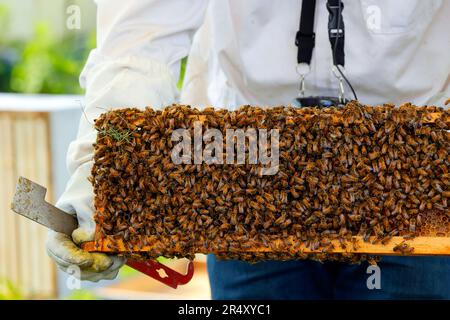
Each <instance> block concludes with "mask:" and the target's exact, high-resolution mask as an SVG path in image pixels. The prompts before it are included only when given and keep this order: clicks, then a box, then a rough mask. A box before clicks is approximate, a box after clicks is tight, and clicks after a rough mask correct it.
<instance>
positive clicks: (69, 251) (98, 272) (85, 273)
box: [47, 228, 125, 282]
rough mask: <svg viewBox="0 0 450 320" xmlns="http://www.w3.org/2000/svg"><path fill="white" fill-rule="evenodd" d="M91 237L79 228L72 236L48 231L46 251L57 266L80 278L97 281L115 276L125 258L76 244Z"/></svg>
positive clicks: (91, 238) (89, 239)
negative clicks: (90, 249)
mask: <svg viewBox="0 0 450 320" xmlns="http://www.w3.org/2000/svg"><path fill="white" fill-rule="evenodd" d="M91 240H93V237H92V236H91V235H89V234H87V233H85V231H84V230H83V229H81V228H79V229H76V230H75V231H74V232H73V234H72V238H71V237H70V236H68V235H65V234H63V233H58V232H54V231H50V233H49V235H48V238H47V253H48V255H49V256H50V257H51V258H52V259H53V261H55V262H56V264H57V265H58V267H59V268H60V269H61V270H63V271H64V272H67V273H69V274H71V275H73V276H79V277H80V280H89V281H94V282H97V281H99V280H112V279H114V278H116V277H117V274H118V273H119V270H120V268H121V267H122V266H123V264H124V263H125V259H123V258H121V257H118V256H111V255H106V254H104V253H90V252H87V251H84V250H83V249H80V247H79V246H77V244H78V245H80V244H81V243H82V242H85V241H91Z"/></svg>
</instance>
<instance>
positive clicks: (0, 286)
mask: <svg viewBox="0 0 450 320" xmlns="http://www.w3.org/2000/svg"><path fill="white" fill-rule="evenodd" d="M23 298H24V297H23V295H22V293H21V292H20V290H19V289H18V288H17V287H16V286H14V284H13V283H12V282H11V281H10V280H8V279H5V278H2V279H0V300H22V299H23Z"/></svg>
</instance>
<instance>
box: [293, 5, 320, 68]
mask: <svg viewBox="0 0 450 320" xmlns="http://www.w3.org/2000/svg"><path fill="white" fill-rule="evenodd" d="M315 11H316V0H303V1H302V11H301V14H300V26H299V30H298V32H297V34H296V35H295V45H296V46H297V47H298V51H297V63H307V64H308V65H309V64H310V63H311V57H312V52H313V49H314V46H315V41H316V34H315V33H314V13H315Z"/></svg>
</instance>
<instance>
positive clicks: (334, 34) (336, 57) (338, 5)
mask: <svg viewBox="0 0 450 320" xmlns="http://www.w3.org/2000/svg"><path fill="white" fill-rule="evenodd" d="M327 9H328V12H329V13H330V14H329V16H328V38H329V39H330V44H331V50H332V52H333V64H334V65H341V66H344V64H345V53H344V42H345V28H344V19H343V17H342V10H344V4H343V3H342V1H341V0H328V2H327Z"/></svg>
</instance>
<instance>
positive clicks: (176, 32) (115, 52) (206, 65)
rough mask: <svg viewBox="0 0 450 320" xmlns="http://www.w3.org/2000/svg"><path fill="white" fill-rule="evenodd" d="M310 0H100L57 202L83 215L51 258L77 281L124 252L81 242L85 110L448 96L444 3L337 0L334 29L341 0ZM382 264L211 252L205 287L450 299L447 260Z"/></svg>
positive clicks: (95, 275) (55, 242) (287, 294)
mask: <svg viewBox="0 0 450 320" xmlns="http://www.w3.org/2000/svg"><path fill="white" fill-rule="evenodd" d="M309 1H311V2H309ZM309 1H308V2H309V4H308V3H306V2H305V4H302V1H300V0H247V1H242V0H220V1H206V0H190V1H184V0H165V1H151V0H128V1H122V0H97V1H96V3H97V11H98V21H97V48H96V49H94V50H93V51H92V52H91V54H90V56H89V59H88V61H87V63H86V66H85V68H84V70H83V72H82V74H81V76H80V83H81V86H82V87H83V88H85V89H86V100H85V102H86V108H85V112H86V117H85V116H82V118H81V123H80V127H79V132H78V136H77V138H76V140H75V141H73V142H72V144H71V145H70V148H69V151H68V156H67V164H68V168H69V170H70V173H71V178H70V181H69V182H68V184H67V187H66V190H65V192H64V194H63V195H62V197H61V198H60V199H59V201H58V206H59V207H60V208H61V209H63V210H65V211H68V212H72V213H73V214H76V215H77V217H78V220H79V225H80V226H79V228H78V229H77V230H75V231H74V232H73V235H72V238H70V237H68V236H65V235H63V234H58V233H54V232H53V233H50V234H49V237H48V241H47V251H48V253H49V255H50V256H51V257H52V258H53V260H54V261H55V262H56V263H57V264H58V266H59V267H60V268H62V269H63V270H66V269H67V268H68V267H69V266H72V265H76V266H79V267H80V268H81V270H82V278H83V279H87V280H92V281H98V280H100V279H113V278H115V277H116V275H117V273H118V270H119V268H120V267H121V266H122V265H123V263H124V260H123V259H122V258H120V257H116V256H111V255H109V256H107V255H105V254H100V253H88V252H85V251H83V250H81V249H79V248H78V246H77V245H78V244H80V243H81V242H83V241H89V240H92V239H93V233H94V228H95V224H94V220H93V210H94V209H93V190H92V186H91V183H90V182H89V181H88V176H89V175H90V171H91V167H92V164H93V160H92V159H93V147H92V144H93V142H94V141H95V138H96V132H95V130H94V128H93V125H92V121H93V119H95V118H97V117H98V115H99V114H100V113H103V112H105V110H109V109H112V108H119V107H125V106H133V107H142V108H143V107H145V106H152V107H153V108H162V107H164V106H166V105H169V104H172V103H173V102H176V101H180V102H181V103H184V104H191V105H194V106H199V107H201V106H205V105H213V106H215V107H227V108H229V109H234V108H236V107H238V106H240V105H243V104H252V105H280V104H289V103H291V102H292V101H293V99H294V98H296V97H298V96H299V94H300V98H302V97H303V98H304V97H308V96H313V97H317V96H324V97H337V98H339V99H340V100H341V99H342V97H343V96H345V97H347V98H349V99H353V98H354V95H356V94H357V97H358V99H359V100H360V101H361V102H362V103H365V104H382V103H385V102H392V103H396V104H400V103H402V102H413V103H415V104H417V105H425V104H436V105H440V106H442V105H443V102H444V101H445V100H446V99H448V98H449V97H450V80H449V73H450V59H449V56H448V55H449V52H450V41H449V38H448V35H447V34H446V32H445V31H448V30H449V29H450V20H449V19H448V17H449V16H450V2H449V1H442V0H430V1H421V0H397V1H381V0H379V1H377V0H359V1H358V0H357V1H345V0H344V1H343V2H344V3H343V4H344V6H343V7H341V8H340V10H341V11H340V12H339V13H342V15H341V18H339V19H338V20H339V22H340V24H339V26H338V27H337V28H336V21H334V22H331V27H330V25H329V22H328V21H329V18H330V17H332V18H331V20H336V17H337V16H336V3H338V2H339V1H328V2H329V3H328V6H329V8H328V10H327V1H326V0H317V2H316V3H314V2H315V1H312V0H309ZM311 3H313V4H311ZM340 5H341V4H339V6H340ZM301 11H303V12H304V14H302V15H301V14H300V13H301ZM300 18H301V19H300ZM299 26H300V28H299ZM344 34H345V37H344ZM336 35H341V36H338V37H336ZM333 36H334V37H333ZM344 39H345V40H344ZM344 41H345V45H344ZM296 42H297V44H298V45H299V46H296ZM186 56H189V60H188V64H187V69H186V76H185V78H184V84H183V89H182V90H181V94H179V92H178V90H177V80H178V78H179V75H180V61H181V59H182V58H183V57H186ZM344 63H345V65H344ZM334 65H336V66H338V67H339V69H337V68H336V66H334ZM344 76H345V78H346V79H347V80H345V79H344ZM302 79H303V81H302ZM301 84H302V85H301ZM350 86H352V87H353V89H354V91H355V93H354V94H353V92H352V89H351V87H350ZM319 100H320V99H319ZM379 267H380V270H379V271H380V272H381V273H380V274H379V276H380V277H381V288H378V287H380V285H378V286H375V287H374V286H372V287H371V286H369V285H368V282H367V279H368V277H369V276H370V272H369V274H368V273H367V272H368V270H367V264H365V263H363V264H361V265H346V264H341V263H324V264H320V263H316V262H313V261H289V262H277V261H267V262H260V263H257V264H254V265H250V264H248V263H245V262H241V261H217V260H216V259H215V257H214V256H209V257H208V271H209V275H210V280H211V287H212V296H213V298H232V299H240V298H280V299H281V298H288V299H317V298H358V299H369V298H387V299H389V298H419V297H426V298H450V286H448V284H449V283H450V259H449V258H443V257H426V258H425V257H400V258H398V257H397V258H396V257H384V258H383V259H382V261H381V262H380V263H379Z"/></svg>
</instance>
